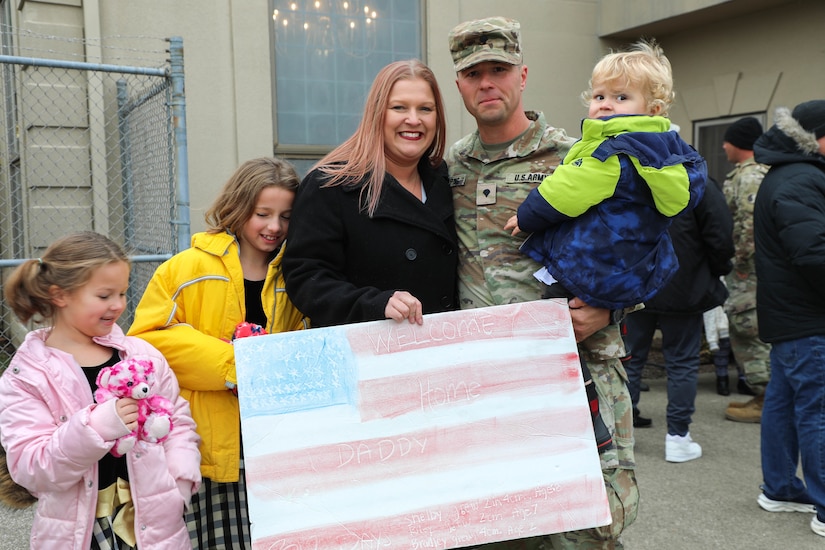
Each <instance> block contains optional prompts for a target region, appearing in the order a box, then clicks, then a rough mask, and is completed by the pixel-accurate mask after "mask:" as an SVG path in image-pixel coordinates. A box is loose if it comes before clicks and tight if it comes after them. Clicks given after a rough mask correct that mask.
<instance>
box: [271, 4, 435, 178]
mask: <svg viewBox="0 0 825 550" xmlns="http://www.w3.org/2000/svg"><path fill="white" fill-rule="evenodd" d="M270 5H271V7H272V43H273V47H274V51H275V56H274V65H275V109H274V110H275V117H276V123H275V128H276V131H275V135H276V138H275V153H276V154H277V155H278V156H282V157H285V158H288V159H289V160H291V161H292V162H293V163H294V164H295V165H296V167H297V168H298V171H299V172H300V173H301V175H303V174H305V172H306V170H307V168H309V166H311V165H312V164H313V163H314V162H315V160H317V159H318V158H320V157H321V156H323V155H324V154H325V153H326V152H328V151H330V150H331V149H332V148H333V147H335V146H336V145H338V144H340V143H341V142H342V141H344V140H345V139H347V138H348V137H349V136H351V135H352V134H353V132H355V129H356V128H357V126H358V123H359V122H360V120H361V115H362V113H363V109H364V100H365V98H366V95H367V92H368V90H369V87H370V85H371V84H372V81H373V78H374V77H375V75H376V74H377V73H378V71H379V70H380V69H381V68H382V67H384V66H385V65H387V64H388V63H391V62H393V61H398V60H401V59H412V58H416V59H422V55H423V47H422V42H423V38H422V37H423V26H422V20H423V13H422V12H423V3H422V2H421V1H420V0H369V1H364V0H300V1H299V0H293V1H290V0H271V2H270Z"/></svg>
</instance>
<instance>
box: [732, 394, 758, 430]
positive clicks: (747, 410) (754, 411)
mask: <svg viewBox="0 0 825 550" xmlns="http://www.w3.org/2000/svg"><path fill="white" fill-rule="evenodd" d="M764 402H765V396H764V395H758V396H756V397H754V398H753V399H751V400H750V401H748V402H747V403H745V404H744V405H742V406H741V407H732V406H728V408H727V409H725V418H727V419H728V420H733V421H734V422H747V423H751V424H758V423H760V422H761V421H762V404H763V403H764Z"/></svg>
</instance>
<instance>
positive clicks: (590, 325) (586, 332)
mask: <svg viewBox="0 0 825 550" xmlns="http://www.w3.org/2000/svg"><path fill="white" fill-rule="evenodd" d="M567 305H568V307H569V308H570V317H571V318H572V320H573V333H574V334H575V335H576V342H582V341H584V340H587V339H588V338H590V336H592V335H593V334H595V333H596V332H598V331H600V330H601V329H603V328H604V327H606V326H607V325H608V324H610V310H609V309H604V308H600V307H594V306H591V305H588V304H587V303H585V302H584V301H583V300H582V299H581V298H573V299H571V300H570V301H569V302H568V303H567Z"/></svg>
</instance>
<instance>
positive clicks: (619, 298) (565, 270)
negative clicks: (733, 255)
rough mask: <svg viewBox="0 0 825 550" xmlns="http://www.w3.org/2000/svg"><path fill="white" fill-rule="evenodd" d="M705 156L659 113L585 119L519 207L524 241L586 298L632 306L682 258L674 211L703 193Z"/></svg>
mask: <svg viewBox="0 0 825 550" xmlns="http://www.w3.org/2000/svg"><path fill="white" fill-rule="evenodd" d="M706 179H707V164H706V162H705V159H703V158H702V156H701V155H700V154H699V153H698V152H697V151H696V150H695V149H694V148H693V147H691V146H690V145H689V144H688V143H686V142H685V141H684V140H683V139H682V138H681V137H680V136H679V134H678V133H676V132H675V131H670V121H669V120H668V119H667V118H664V117H660V116H647V115H616V116H612V117H605V118H603V119H585V120H584V121H583V122H582V139H581V140H579V141H578V142H576V143H575V144H574V145H573V147H572V148H571V149H570V152H569V153H568V154H567V156H566V157H565V159H564V162H563V163H562V164H561V165H560V166H559V167H558V168H557V169H556V171H555V172H554V173H553V174H552V175H550V176H548V177H547V178H545V179H544V181H542V183H541V184H540V185H539V186H538V187H537V188H536V189H533V190H532V191H531V192H530V194H529V196H528V197H527V199H526V200H525V201H524V202H523V203H522V204H521V206H520V207H519V209H518V225H519V227H520V228H521V229H522V230H523V231H526V232H528V233H532V235H530V237H529V238H528V239H527V240H526V241H525V242H524V244H523V245H522V247H521V250H522V251H523V252H524V253H526V254H528V255H529V256H530V257H531V258H533V259H534V260H536V261H538V262H540V263H541V264H542V265H544V266H545V267H547V269H548V271H549V272H550V273H551V274H552V275H553V277H554V278H555V279H556V280H558V281H559V282H560V283H561V284H562V285H564V287H565V288H566V289H567V290H568V291H569V292H571V293H572V294H573V295H575V296H577V297H579V298H581V299H582V300H584V301H585V302H587V303H588V304H590V305H592V306H597V307H604V308H609V309H621V308H624V307H630V306H633V305H636V304H638V303H641V302H644V301H645V300H648V299H650V298H651V297H653V296H654V295H655V294H656V292H658V290H659V289H660V288H662V287H663V286H664V285H665V284H667V282H668V281H669V280H670V279H671V277H672V276H673V275H674V273H675V272H676V270H677V269H678V267H679V262H678V260H677V258H676V254H675V253H674V251H673V245H672V243H671V240H670V237H669V236H668V234H667V229H668V227H669V226H670V223H671V219H672V218H673V216H675V215H676V214H679V213H680V212H682V211H683V210H685V209H687V208H693V207H694V206H695V205H696V204H697V203H698V202H699V201H700V200H701V198H702V195H703V194H704V190H705V182H706Z"/></svg>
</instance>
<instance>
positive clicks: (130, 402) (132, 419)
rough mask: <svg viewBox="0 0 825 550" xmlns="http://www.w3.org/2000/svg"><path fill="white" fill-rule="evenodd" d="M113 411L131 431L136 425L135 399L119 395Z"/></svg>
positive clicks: (135, 428)
mask: <svg viewBox="0 0 825 550" xmlns="http://www.w3.org/2000/svg"><path fill="white" fill-rule="evenodd" d="M115 412H117V415H118V416H119V417H120V419H121V420H122V421H123V423H124V424H126V428H128V429H129V431H131V432H133V431H135V430H137V427H138V405H137V400H135V399H132V398H131V397H121V398H120V399H118V400H117V403H115Z"/></svg>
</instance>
